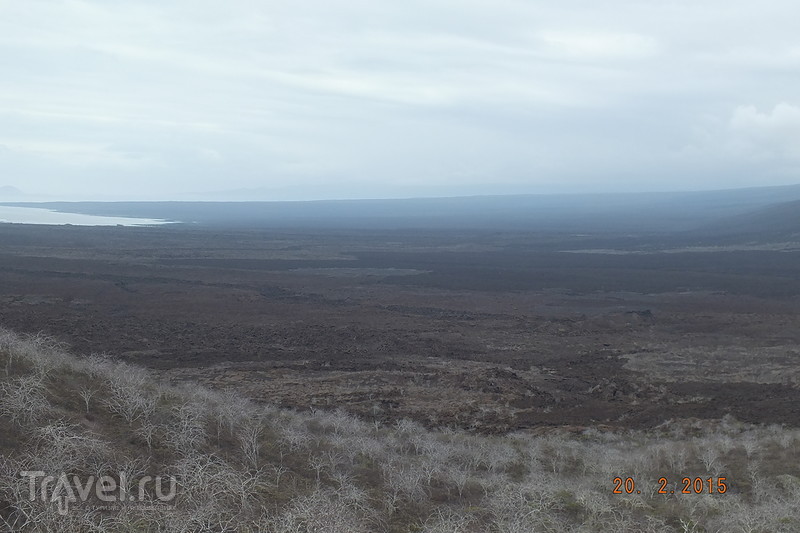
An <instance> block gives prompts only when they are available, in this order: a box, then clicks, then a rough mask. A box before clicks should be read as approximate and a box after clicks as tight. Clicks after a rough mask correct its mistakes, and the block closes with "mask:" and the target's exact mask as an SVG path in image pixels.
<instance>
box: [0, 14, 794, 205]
mask: <svg viewBox="0 0 800 533" xmlns="http://www.w3.org/2000/svg"><path fill="white" fill-rule="evenodd" d="M799 20H800V3H798V2H796V1H793V0H785V1H781V0H762V1H760V2H753V1H751V0H748V1H743V0H706V1H704V0H685V1H684V0H674V1H673V0H636V1H634V0H627V1H623V0H606V1H604V2H597V1H590V0H583V1H581V0H561V1H559V2H555V1H516V0H424V1H423V0H404V1H402V2H401V1H392V2H389V1H381V0H296V1H293V2H288V1H271V0H226V1H224V2H222V1H209V0H169V1H165V0H158V1H151V0H63V1H55V0H0V72H1V73H2V75H1V77H0V185H11V186H15V187H18V188H19V189H21V190H23V191H25V192H27V193H33V194H43V195H44V194H46V195H48V196H51V197H63V198H65V199H197V198H202V199H213V198H220V199H231V198H239V199H248V198H249V199H317V198H365V197H387V198H388V197H408V196H441V195H472V194H506V193H548V192H571V191H578V192H586V191H643V190H647V191H649V190H675V189H705V188H726V187H741V186H753V185H778V184H790V183H798V182H800V173H799V172H798V171H800V31H798V21H799ZM214 191H233V192H225V193H223V194H219V195H204V194H203V193H208V192H214Z"/></svg>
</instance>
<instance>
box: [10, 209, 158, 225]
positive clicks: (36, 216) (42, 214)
mask: <svg viewBox="0 0 800 533" xmlns="http://www.w3.org/2000/svg"><path fill="white" fill-rule="evenodd" d="M0 223H8V224H47V225H57V226H65V225H72V226H152V225H158V224H167V223H168V222H167V221H166V220H158V219H151V218H128V217H105V216H96V215H81V214H78V213H61V212H59V211H53V210H52V209H41V208H36V207H9V206H2V205H0Z"/></svg>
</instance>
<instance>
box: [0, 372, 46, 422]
mask: <svg viewBox="0 0 800 533" xmlns="http://www.w3.org/2000/svg"><path fill="white" fill-rule="evenodd" d="M46 391H47V388H46V387H45V385H44V382H43V378H42V377H41V376H40V375H33V376H22V377H19V378H16V379H14V380H12V381H10V382H6V383H0V414H3V415H5V416H8V417H9V418H10V419H11V420H12V421H13V422H15V423H17V424H19V425H20V426H28V425H33V424H36V423H37V422H39V421H42V420H44V419H45V418H47V417H48V415H49V413H50V410H51V406H50V402H48V401H47V398H46V397H45V393H46Z"/></svg>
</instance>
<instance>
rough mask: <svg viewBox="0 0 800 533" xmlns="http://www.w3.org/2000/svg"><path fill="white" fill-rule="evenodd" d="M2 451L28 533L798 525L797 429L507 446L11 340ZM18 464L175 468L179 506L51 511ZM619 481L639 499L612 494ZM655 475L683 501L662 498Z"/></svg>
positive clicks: (2, 350) (720, 424)
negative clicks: (692, 482) (703, 487)
mask: <svg viewBox="0 0 800 533" xmlns="http://www.w3.org/2000/svg"><path fill="white" fill-rule="evenodd" d="M0 454H1V455H0V523H1V524H2V527H4V528H5V529H9V530H13V531H22V532H25V531H63V532H73V531H74V532H84V531H96V532H105V531H125V532H135V531H136V532H138V531H142V532H144V531H165V532H167V531H168V532H179V531H181V532H183V531H185V532H195V531H220V532H221V531H231V532H234V531H235V532H245V531H265V532H275V533H290V532H292V533H300V532H312V531H314V532H330V533H336V532H343V533H358V532H383V531H387V532H426V533H433V532H442V533H445V532H446V533H459V532H481V533H484V532H490V533H491V532H496V533H513V532H533V531H574V532H578V531H587V532H588V531H620V532H624V531H629V532H633V531H637V532H638V531H642V532H647V531H652V532H670V531H675V532H750V533H756V532H776V531H786V532H790V531H798V530H800V503H798V502H800V467H799V466H798V465H799V464H800V461H798V458H799V457H798V456H800V431H798V430H796V429H790V428H784V427H780V426H752V425H745V424H742V423H739V422H737V421H735V420H733V419H731V418H725V419H722V420H719V421H713V422H712V421H702V422H700V421H673V422H670V423H667V424H664V425H662V426H661V427H659V428H657V429H653V430H649V431H646V432H645V431H635V432H634V431H631V432H625V433H623V432H605V431H602V430H599V429H593V430H582V431H567V430H562V431H558V430H553V431H551V432H546V433H541V432H540V433H537V434H531V433H514V434H507V435H502V436H481V435H474V434H470V433H468V432H464V431H460V430H453V429H448V428H442V429H440V430H436V431H431V430H428V429H425V428H423V427H421V426H419V425H418V424H416V423H414V422H411V421H406V420H401V421H400V422H398V423H396V424H393V425H391V426H385V425H381V424H379V423H367V422H365V421H363V420H360V419H358V418H356V417H354V416H352V415H349V414H347V413H345V412H344V411H341V410H337V411H311V412H296V411H291V410H286V409H279V408H276V407H273V406H269V405H262V404H256V403H253V402H250V401H248V400H245V399H243V398H242V397H241V396H239V395H237V394H235V393H232V392H228V393H225V392H218V391H212V390H210V389H206V388H201V387H198V386H183V387H175V386H170V385H168V384H164V383H160V382H159V381H158V380H157V379H156V378H155V377H154V376H153V375H152V374H150V373H149V372H148V371H146V370H144V369H142V368H138V367H133V366H130V365H127V364H124V363H120V362H116V361H114V360H113V359H110V358H108V357H105V356H100V355H91V356H87V357H76V356H73V355H70V354H68V353H67V352H66V351H65V350H64V348H63V347H61V346H59V345H58V344H56V343H54V342H53V341H52V340H50V339H47V338H45V337H42V336H25V337H23V336H19V335H16V334H14V333H12V332H9V331H6V330H0ZM23 471H42V472H45V473H47V474H49V475H52V476H54V477H56V478H58V477H59V476H60V475H61V474H62V473H65V474H67V475H68V479H73V476H76V479H85V478H87V477H88V476H91V475H94V476H101V475H104V474H108V475H112V476H118V477H119V473H120V472H123V473H124V474H125V475H124V478H125V480H126V483H127V484H129V485H130V487H129V488H130V490H131V491H132V493H133V492H135V491H134V489H135V487H136V486H138V482H139V481H140V480H142V479H143V478H144V477H145V476H158V475H161V476H175V478H176V479H177V488H176V497H175V499H174V500H172V501H170V502H168V503H163V502H160V501H159V499H158V498H157V494H154V493H152V491H150V490H148V492H147V494H146V496H147V499H146V500H145V501H144V502H142V501H135V502H133V501H122V502H119V503H118V504H116V505H115V506H114V508H113V509H102V508H101V506H100V503H101V502H99V501H95V500H93V499H92V497H89V499H88V501H85V502H81V501H78V502H73V503H72V504H71V505H70V508H69V512H67V513H66V514H65V515H62V514H59V512H58V506H57V505H56V504H55V503H53V502H51V501H49V500H48V501H44V502H43V501H42V499H41V498H37V499H35V500H34V501H31V499H30V498H29V484H30V483H29V479H28V478H26V477H24V476H21V475H20V472H23ZM617 476H620V477H622V478H628V477H631V478H633V479H635V481H636V488H637V491H638V490H641V493H637V492H636V491H635V492H634V493H633V494H625V493H623V494H614V493H613V492H612V490H613V488H614V484H613V483H612V480H613V478H615V477H617ZM684 476H689V477H691V478H695V477H702V478H709V477H711V478H713V479H715V480H716V479H719V478H720V477H725V478H726V481H727V484H728V491H727V492H726V493H725V494H718V493H714V494H707V493H706V494H681V493H680V492H681V491H680V489H681V488H682V484H681V482H680V480H681V478H682V477H684ZM661 477H666V478H667V479H668V480H669V482H670V484H669V486H668V487H667V490H668V492H669V491H670V490H674V489H676V488H677V489H678V490H677V491H676V492H677V494H659V493H658V488H659V483H658V481H657V480H658V479H659V478H661ZM120 479H122V478H120ZM52 490H53V489H52V488H51V491H52ZM623 492H624V491H623ZM145 504H146V505H145Z"/></svg>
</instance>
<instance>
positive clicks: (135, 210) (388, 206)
mask: <svg viewBox="0 0 800 533" xmlns="http://www.w3.org/2000/svg"><path fill="white" fill-rule="evenodd" d="M792 201H796V202H800V185H791V186H781V187H757V188H747V189H729V190H720V191H697V192H656V193H627V194H572V195H568V194H560V195H513V196H467V197H440V198H410V199H385V200H382V199H376V200H318V201H305V202H298V201H285V202H39V203H34V202H26V203H22V202H14V203H10V202H6V203H5V204H6V205H18V206H26V207H42V208H48V209H54V210H57V211H63V212H70V213H82V214H90V215H105V216H127V217H139V218H152V219H165V220H174V221H180V222H184V223H191V224H197V225H222V226H240V227H262V228H300V227H306V228H308V227H318V228H351V229H352V228H362V229H392V228H396V229H402V228H438V229H514V230H524V231H547V232H567V233H598V232H633V233H637V232H661V233H670V232H676V231H677V232H682V231H691V230H694V229H703V228H710V229H714V228H716V229H715V231H717V230H719V229H720V228H719V227H718V226H719V224H718V223H720V222H725V224H724V225H723V226H724V228H728V227H730V228H733V227H735V226H736V224H733V225H731V226H729V225H728V221H737V220H741V221H742V223H743V224H748V223H763V224H767V221H766V219H765V220H764V221H762V222H759V220H760V219H759V218H758V217H759V215H754V214H753V213H757V212H758V211H759V210H764V209H769V208H770V206H775V205H777V204H782V203H786V202H792ZM785 209H786V210H787V211H788V213H789V214H787V215H783V216H784V217H787V216H790V214H791V213H792V212H793V211H792V208H791V207H790V206H788V207H786V208H785ZM752 216H755V217H756V218H755V219H751V218H748V217H752ZM763 216H767V215H763ZM763 216H762V218H763ZM772 216H775V217H779V218H780V216H781V215H780V214H779V213H777V212H776V213H775V214H773V215H772ZM747 221H750V222H747ZM785 224H788V225H789V226H791V224H790V223H789V222H786V223H785Z"/></svg>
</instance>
